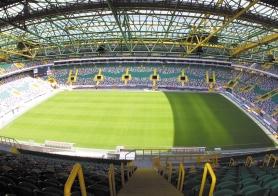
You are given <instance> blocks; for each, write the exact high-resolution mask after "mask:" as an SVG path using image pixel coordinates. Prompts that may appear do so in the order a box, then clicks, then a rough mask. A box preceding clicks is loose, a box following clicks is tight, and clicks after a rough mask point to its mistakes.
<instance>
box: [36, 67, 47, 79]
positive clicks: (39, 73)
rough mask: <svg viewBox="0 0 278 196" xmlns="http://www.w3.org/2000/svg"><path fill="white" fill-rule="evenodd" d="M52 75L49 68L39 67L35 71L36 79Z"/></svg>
mask: <svg viewBox="0 0 278 196" xmlns="http://www.w3.org/2000/svg"><path fill="white" fill-rule="evenodd" d="M48 75H51V70H50V67H49V66H45V67H38V68H35V69H34V77H35V78H36V77H43V76H48Z"/></svg>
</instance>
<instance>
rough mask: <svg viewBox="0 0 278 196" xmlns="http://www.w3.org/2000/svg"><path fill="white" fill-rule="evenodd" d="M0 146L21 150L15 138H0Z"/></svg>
mask: <svg viewBox="0 0 278 196" xmlns="http://www.w3.org/2000/svg"><path fill="white" fill-rule="evenodd" d="M0 144H2V145H6V146H11V147H16V148H17V149H20V148H21V145H20V144H19V142H18V141H17V140H16V139H15V138H11V137H5V136H0Z"/></svg>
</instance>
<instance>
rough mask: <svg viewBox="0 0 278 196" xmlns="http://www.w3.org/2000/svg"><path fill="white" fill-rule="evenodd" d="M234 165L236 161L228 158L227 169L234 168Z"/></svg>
mask: <svg viewBox="0 0 278 196" xmlns="http://www.w3.org/2000/svg"><path fill="white" fill-rule="evenodd" d="M235 165H236V161H235V160H234V159H233V158H230V162H229V167H234V166H235Z"/></svg>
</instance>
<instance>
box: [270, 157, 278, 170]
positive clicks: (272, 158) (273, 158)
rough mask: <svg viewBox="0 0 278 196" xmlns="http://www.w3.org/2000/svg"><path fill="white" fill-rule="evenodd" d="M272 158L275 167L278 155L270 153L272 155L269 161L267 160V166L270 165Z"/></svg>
mask: <svg viewBox="0 0 278 196" xmlns="http://www.w3.org/2000/svg"><path fill="white" fill-rule="evenodd" d="M271 160H273V165H272V167H273V168H275V166H276V162H277V160H278V157H277V156H275V155H274V154H270V155H269V159H268V162H267V167H268V166H269V164H270V162H271Z"/></svg>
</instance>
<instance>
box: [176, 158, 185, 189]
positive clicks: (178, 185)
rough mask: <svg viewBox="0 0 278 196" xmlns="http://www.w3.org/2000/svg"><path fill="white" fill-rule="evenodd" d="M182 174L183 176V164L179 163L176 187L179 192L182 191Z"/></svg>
mask: <svg viewBox="0 0 278 196" xmlns="http://www.w3.org/2000/svg"><path fill="white" fill-rule="evenodd" d="M184 176H185V171H184V166H183V164H182V163H180V165H179V177H178V184H177V189H178V190H179V191H181V192H182V191H183V184H184Z"/></svg>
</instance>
